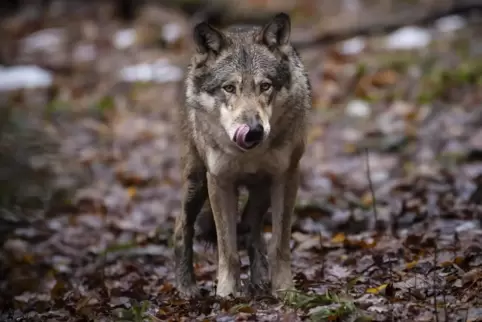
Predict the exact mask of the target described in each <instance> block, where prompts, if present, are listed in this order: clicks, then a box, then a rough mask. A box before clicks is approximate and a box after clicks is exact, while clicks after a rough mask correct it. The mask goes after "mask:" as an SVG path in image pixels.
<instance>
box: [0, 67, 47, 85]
mask: <svg viewBox="0 0 482 322" xmlns="http://www.w3.org/2000/svg"><path fill="white" fill-rule="evenodd" d="M52 82H53V76H52V74H51V73H49V72H48V71H46V70H45V69H42V68H40V67H38V66H34V65H25V66H12V67H0V90H1V91H9V90H15V89H20V88H37V87H48V86H50V85H51V84H52Z"/></svg>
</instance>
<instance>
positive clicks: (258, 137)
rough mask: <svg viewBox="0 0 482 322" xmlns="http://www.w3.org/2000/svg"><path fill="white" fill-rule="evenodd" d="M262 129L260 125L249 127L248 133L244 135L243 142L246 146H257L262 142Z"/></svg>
mask: <svg viewBox="0 0 482 322" xmlns="http://www.w3.org/2000/svg"><path fill="white" fill-rule="evenodd" d="M263 136H264V128H263V125H261V123H257V124H256V125H254V126H250V127H249V131H248V133H247V134H246V138H245V141H246V143H248V144H258V143H259V142H261V141H262V140H263Z"/></svg>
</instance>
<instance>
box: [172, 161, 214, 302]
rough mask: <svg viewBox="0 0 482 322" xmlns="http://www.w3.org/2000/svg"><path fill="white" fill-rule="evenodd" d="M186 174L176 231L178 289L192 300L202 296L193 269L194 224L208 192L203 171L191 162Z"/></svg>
mask: <svg viewBox="0 0 482 322" xmlns="http://www.w3.org/2000/svg"><path fill="white" fill-rule="evenodd" d="M183 170H184V171H183V184H182V209H181V213H180V214H179V216H178V217H177V218H176V227H175V231H174V253H175V257H176V258H175V263H176V284H177V285H176V286H177V288H178V290H179V291H180V292H181V294H183V295H185V296H188V297H191V296H197V295H198V294H199V288H198V287H197V286H196V279H195V276H194V269H193V237H194V222H195V221H196V217H197V215H198V214H199V211H200V210H201V207H202V205H203V204H204V202H205V200H206V199H207V197H208V192H207V183H206V175H205V171H204V169H202V168H201V169H199V168H195V167H194V165H193V162H191V161H189V160H188V162H184V169H183Z"/></svg>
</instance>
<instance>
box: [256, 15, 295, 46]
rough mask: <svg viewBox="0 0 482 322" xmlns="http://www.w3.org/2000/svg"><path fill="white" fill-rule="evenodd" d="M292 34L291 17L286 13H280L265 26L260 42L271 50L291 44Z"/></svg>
mask: <svg viewBox="0 0 482 322" xmlns="http://www.w3.org/2000/svg"><path fill="white" fill-rule="evenodd" d="M290 33H291V20H290V16H288V15H287V14H286V13H279V14H277V15H276V16H275V17H274V18H273V19H272V20H271V21H270V22H269V23H268V24H266V26H264V28H263V30H262V31H261V34H260V35H259V37H260V38H259V40H260V41H261V42H263V43H264V44H265V45H266V46H268V47H269V48H273V47H280V46H283V45H287V44H288V43H289V41H290Z"/></svg>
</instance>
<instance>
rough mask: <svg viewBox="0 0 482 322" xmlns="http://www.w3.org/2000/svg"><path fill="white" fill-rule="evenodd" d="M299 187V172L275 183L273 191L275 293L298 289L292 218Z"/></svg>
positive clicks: (289, 171) (272, 253) (272, 250)
mask: <svg viewBox="0 0 482 322" xmlns="http://www.w3.org/2000/svg"><path fill="white" fill-rule="evenodd" d="M298 186H299V170H298V168H297V167H296V168H294V169H289V170H288V172H287V173H286V174H284V175H283V176H279V177H277V178H276V179H275V181H274V182H273V185H272V189H271V212H272V216H273V217H272V222H273V223H272V225H273V230H272V237H271V241H270V249H269V259H270V273H271V287H272V290H273V292H277V291H279V290H284V289H291V288H293V287H294V284H293V278H292V273H291V251H290V238H291V218H292V215H293V210H294V206H295V202H296V194H297V192H298Z"/></svg>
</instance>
